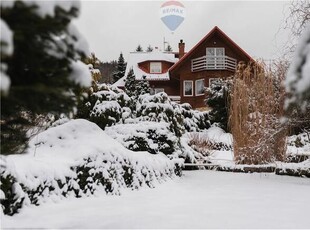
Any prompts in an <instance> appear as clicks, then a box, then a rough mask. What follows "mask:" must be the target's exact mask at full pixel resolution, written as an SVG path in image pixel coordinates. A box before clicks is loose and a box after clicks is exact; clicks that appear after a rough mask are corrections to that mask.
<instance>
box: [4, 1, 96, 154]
mask: <svg viewBox="0 0 310 230" xmlns="http://www.w3.org/2000/svg"><path fill="white" fill-rule="evenodd" d="M78 13H79V3H78V2H76V1H66V2H62V1H55V2H50V3H49V4H46V2H45V1H7V2H1V20H2V21H4V22H5V24H6V25H7V27H8V28H10V30H11V31H12V34H13V37H14V39H13V44H12V47H14V51H13V55H12V56H11V57H10V58H7V59H6V58H5V59H3V60H1V61H2V62H3V63H1V65H2V64H5V65H6V66H7V70H6V74H7V76H8V77H9V78H10V83H11V85H10V89H9V94H8V95H7V96H4V97H2V98H1V120H2V122H1V140H2V144H1V153H2V154H11V153H17V152H21V151H22V150H23V149H24V147H25V145H26V143H27V139H28V137H27V136H26V132H27V130H28V129H29V128H30V127H32V126H33V125H35V122H34V117H36V115H37V114H42V115H44V114H47V113H54V114H60V113H67V114H69V113H72V111H73V108H74V107H75V106H76V95H77V94H79V92H81V90H79V88H81V86H83V87H84V86H86V87H88V86H90V85H91V74H90V72H89V70H88V67H87V66H86V65H85V64H84V63H82V62H81V61H79V60H80V59H81V57H82V56H85V55H84V54H85V53H88V45H87V43H86V42H85V40H84V38H83V37H82V36H81V35H80V34H79V32H78V31H77V29H76V28H75V26H74V25H73V24H72V22H71V20H72V19H74V18H76V17H77V16H78ZM1 30H2V27H1ZM1 33H2V31H1ZM1 36H2V35H1ZM1 50H2V48H1ZM1 57H2V54H1Z"/></svg>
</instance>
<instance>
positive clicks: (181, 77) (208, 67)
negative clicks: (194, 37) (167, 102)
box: [169, 27, 253, 108]
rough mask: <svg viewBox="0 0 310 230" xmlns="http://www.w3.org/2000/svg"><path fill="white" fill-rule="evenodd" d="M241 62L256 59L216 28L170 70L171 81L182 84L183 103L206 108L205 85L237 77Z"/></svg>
mask: <svg viewBox="0 0 310 230" xmlns="http://www.w3.org/2000/svg"><path fill="white" fill-rule="evenodd" d="M240 61H243V62H245V63H248V62H251V61H253V59H252V58H251V57H250V56H249V55H248V54H247V53H246V52H245V51H243V50H242V49H241V48H240V47H239V46H238V45H237V44H236V43H235V42H233V41H232V40H231V39H230V38H229V37H228V36H227V35H226V34H225V33H224V32H223V31H221V30H220V29H219V28H218V27H214V28H213V29H212V30H211V31H210V32H209V33H208V34H207V35H206V36H205V37H204V38H203V39H202V40H201V41H200V42H199V43H198V44H197V45H196V46H195V47H193V48H192V49H191V50H190V51H189V52H188V53H187V54H185V55H184V56H183V57H182V58H181V59H180V60H179V61H178V62H177V63H176V64H174V65H173V66H172V67H171V68H170V70H169V72H170V78H171V79H174V80H177V81H179V95H180V97H181V98H180V102H181V103H189V104H191V105H192V107H193V108H200V107H205V103H204V99H205V95H204V94H201V87H202V82H204V83H203V85H204V86H205V87H208V86H209V80H210V79H211V80H212V79H214V78H227V77H230V76H232V75H234V73H235V71H236V67H237V63H239V62H240ZM202 80H203V81H202ZM190 85H192V91H190V90H189V88H190ZM184 87H185V88H186V89H187V91H184V90H185V88H184ZM190 92H192V94H191V93H190Z"/></svg>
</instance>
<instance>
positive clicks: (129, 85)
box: [125, 69, 136, 97]
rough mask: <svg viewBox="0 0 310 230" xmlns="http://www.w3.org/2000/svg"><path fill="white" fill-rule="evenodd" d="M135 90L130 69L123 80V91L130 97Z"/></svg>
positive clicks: (134, 81)
mask: <svg viewBox="0 0 310 230" xmlns="http://www.w3.org/2000/svg"><path fill="white" fill-rule="evenodd" d="M135 91H136V78H135V75H134V72H133V70H132V69H130V71H129V72H128V74H127V77H126V80H125V92H126V93H127V95H128V96H129V97H132V96H133V95H134V93H135Z"/></svg>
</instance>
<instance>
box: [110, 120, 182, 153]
mask: <svg viewBox="0 0 310 230" xmlns="http://www.w3.org/2000/svg"><path fill="white" fill-rule="evenodd" d="M105 131H106V132H107V134H108V135H109V136H111V137H113V138H114V139H115V140H117V141H118V142H120V143H122V145H123V146H125V147H126V148H128V149H130V150H133V151H147V152H149V153H151V154H157V153H163V154H165V155H171V154H173V153H174V152H175V151H176V150H177V149H179V146H178V144H179V143H178V138H177V137H176V136H175V134H174V133H172V132H171V131H170V130H169V124H168V123H166V122H148V121H143V122H139V123H138V124H119V125H114V126H112V127H109V128H106V130H105Z"/></svg>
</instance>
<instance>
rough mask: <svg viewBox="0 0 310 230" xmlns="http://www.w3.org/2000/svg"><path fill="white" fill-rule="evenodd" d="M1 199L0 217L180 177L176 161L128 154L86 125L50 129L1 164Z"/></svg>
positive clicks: (74, 122)
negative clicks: (31, 207) (48, 203)
mask: <svg viewBox="0 0 310 230" xmlns="http://www.w3.org/2000/svg"><path fill="white" fill-rule="evenodd" d="M0 159H1V161H0V163H1V183H2V184H1V190H0V199H1V205H2V208H3V211H4V213H5V214H9V215H12V214H14V213H16V212H18V210H19V209H20V208H21V207H23V206H24V205H30V204H35V205H40V204H41V203H44V202H46V201H47V200H53V201H58V200H61V199H63V198H64V197H83V196H89V195H92V194H94V193H97V192H100V191H105V192H107V193H112V194H120V193H121V189H122V188H125V187H128V188H131V189H138V188H139V187H141V186H145V185H147V186H149V187H153V186H154V185H155V184H156V183H158V182H162V181H165V180H167V179H168V178H171V177H174V176H175V175H180V173H181V172H180V164H181V163H182V162H180V160H170V159H168V158H167V157H166V156H165V155H164V154H162V153H158V154H156V155H152V154H149V153H148V152H133V151H130V150H128V149H126V148H125V147H124V146H123V145H121V144H120V143H118V142H117V141H115V140H114V139H112V138H111V137H109V136H108V135H107V134H105V133H104V132H103V131H102V130H101V129H100V128H99V127H98V126H97V125H95V124H94V123H91V122H89V121H86V120H82V119H78V120H72V121H69V122H67V123H65V124H62V125H60V126H57V127H53V128H50V129H48V130H46V131H44V132H42V133H40V134H39V135H38V136H36V137H34V138H33V139H32V140H31V142H30V147H29V149H28V151H27V153H26V154H23V155H9V156H5V157H4V156H2V157H1V158H0Z"/></svg>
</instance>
